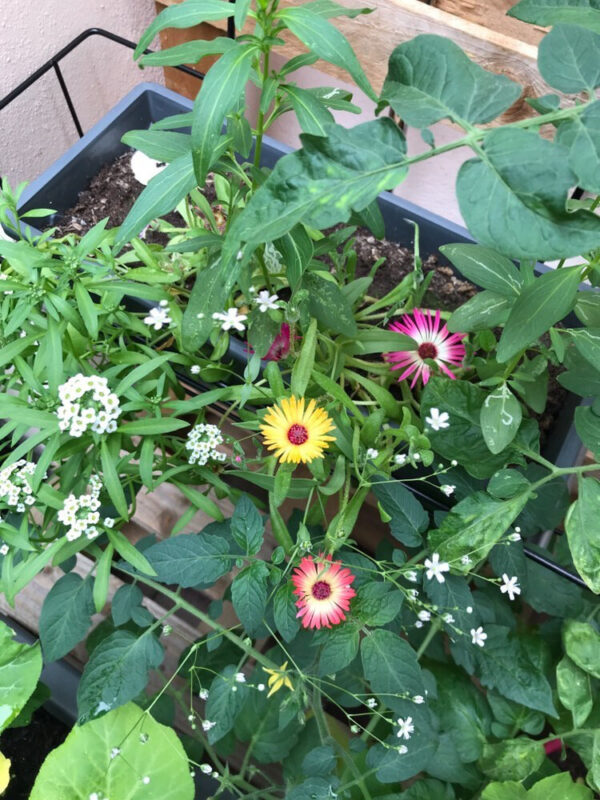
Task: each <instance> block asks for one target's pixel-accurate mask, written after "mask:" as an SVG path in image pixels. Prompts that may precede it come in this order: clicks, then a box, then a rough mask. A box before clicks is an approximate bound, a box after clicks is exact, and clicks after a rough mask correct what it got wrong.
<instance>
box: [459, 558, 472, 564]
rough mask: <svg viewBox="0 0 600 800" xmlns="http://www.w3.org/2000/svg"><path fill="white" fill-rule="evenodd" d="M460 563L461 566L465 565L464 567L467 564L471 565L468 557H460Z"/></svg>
mask: <svg viewBox="0 0 600 800" xmlns="http://www.w3.org/2000/svg"><path fill="white" fill-rule="evenodd" d="M460 563H461V564H465V566H466V565H467V564H470V563H471V559H470V558H469V556H461V557H460Z"/></svg>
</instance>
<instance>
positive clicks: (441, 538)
mask: <svg viewBox="0 0 600 800" xmlns="http://www.w3.org/2000/svg"><path fill="white" fill-rule="evenodd" d="M527 497H528V494H527V493H523V494H518V495H516V496H515V497H511V498H510V500H496V499H494V498H493V497H490V495H489V494H486V493H485V492H475V493H474V494H472V495H470V496H468V497H466V498H465V499H464V500H461V501H460V502H459V503H457V504H456V505H455V506H454V507H453V509H452V511H450V512H449V513H448V514H446V516H445V517H444V519H443V520H442V523H441V525H440V527H439V528H438V529H437V530H434V531H431V532H430V534H429V546H430V548H431V549H432V550H434V551H435V552H437V553H439V555H440V559H441V560H442V561H448V562H449V563H450V564H451V566H452V567H453V569H455V570H457V571H459V572H469V570H470V569H471V568H472V566H471V565H470V564H463V563H462V561H461V559H462V556H465V555H466V556H469V557H470V558H471V560H472V561H475V562H477V561H481V560H483V559H485V558H486V557H487V555H488V553H489V552H490V550H491V549H492V547H493V546H494V545H495V544H497V542H498V541H499V540H500V539H501V538H502V536H503V534H504V533H505V532H506V531H507V530H508V528H509V527H510V526H511V525H512V523H513V522H514V521H515V519H516V518H517V517H518V515H519V513H520V512H521V510H522V509H523V506H524V505H525V503H526V502H527Z"/></svg>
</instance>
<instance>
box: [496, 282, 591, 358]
mask: <svg viewBox="0 0 600 800" xmlns="http://www.w3.org/2000/svg"><path fill="white" fill-rule="evenodd" d="M580 281H581V268H580V267H571V268H565V269H557V270H550V271H548V272H545V273H544V274H543V275H540V276H539V277H538V278H536V279H535V280H534V281H533V283H531V284H529V286H526V287H525V289H523V291H522V292H521V294H520V295H519V298H518V299H517V301H516V303H515V304H514V306H513V307H512V310H511V312H510V316H509V317H508V320H507V322H506V325H505V326H504V330H503V331H502V336H501V337H500V342H499V343H498V351H497V358H498V361H500V363H506V362H507V361H509V360H510V359H511V358H513V357H514V356H515V355H517V353H519V351H521V350H523V349H524V348H526V347H527V346H528V345H532V344H534V343H535V341H536V340H537V339H538V338H539V337H540V336H541V335H542V334H543V333H545V332H546V331H547V330H548V329H549V328H550V327H551V326H552V325H554V324H555V323H556V322H559V321H560V320H562V319H564V317H566V316H567V314H568V313H569V311H571V310H572V308H573V306H574V305H575V298H576V295H577V287H578V286H579V283H580Z"/></svg>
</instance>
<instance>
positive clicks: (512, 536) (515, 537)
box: [508, 528, 521, 542]
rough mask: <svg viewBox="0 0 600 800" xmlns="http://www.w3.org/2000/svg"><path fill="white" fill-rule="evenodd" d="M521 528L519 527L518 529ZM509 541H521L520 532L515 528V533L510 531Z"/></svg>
mask: <svg viewBox="0 0 600 800" xmlns="http://www.w3.org/2000/svg"><path fill="white" fill-rule="evenodd" d="M518 530H519V531H520V530H521V529H520V528H519V529H518ZM508 538H509V540H510V541H511V542H520V541H521V534H520V533H518V532H517V528H515V533H511V534H510V536H509V537H508Z"/></svg>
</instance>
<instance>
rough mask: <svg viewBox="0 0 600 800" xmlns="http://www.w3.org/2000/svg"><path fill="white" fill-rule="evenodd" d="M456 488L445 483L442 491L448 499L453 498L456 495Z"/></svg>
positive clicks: (441, 487)
mask: <svg viewBox="0 0 600 800" xmlns="http://www.w3.org/2000/svg"><path fill="white" fill-rule="evenodd" d="M455 489H456V486H452V485H451V484H449V483H445V484H444V485H443V486H440V491H442V492H443V493H444V494H445V495H446V497H451V496H452V495H453V494H454V490H455Z"/></svg>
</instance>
